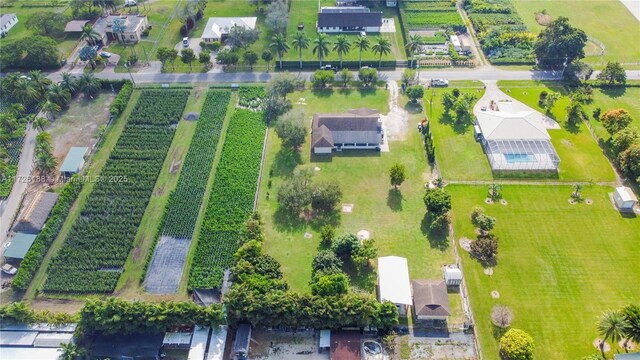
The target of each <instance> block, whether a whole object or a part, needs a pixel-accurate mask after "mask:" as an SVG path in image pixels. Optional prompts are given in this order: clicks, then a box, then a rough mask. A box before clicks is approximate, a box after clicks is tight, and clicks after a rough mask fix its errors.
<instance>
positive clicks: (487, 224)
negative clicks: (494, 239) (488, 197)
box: [473, 214, 496, 232]
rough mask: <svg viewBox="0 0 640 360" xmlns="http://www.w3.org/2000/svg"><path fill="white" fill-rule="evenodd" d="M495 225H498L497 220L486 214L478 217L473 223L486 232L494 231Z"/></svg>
mask: <svg viewBox="0 0 640 360" xmlns="http://www.w3.org/2000/svg"><path fill="white" fill-rule="evenodd" d="M495 224H496V218H494V217H491V216H488V215H485V214H479V215H478V216H476V219H475V221H474V222H473V225H475V226H476V227H477V228H479V229H480V230H482V231H484V232H488V231H491V230H493V227H494V226H495Z"/></svg>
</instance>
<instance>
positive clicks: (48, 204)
mask: <svg viewBox="0 0 640 360" xmlns="http://www.w3.org/2000/svg"><path fill="white" fill-rule="evenodd" d="M56 201H58V194H56V193H52V192H44V191H39V192H37V193H36V194H35V196H34V197H33V199H32V200H31V202H30V203H29V206H27V207H25V208H24V209H22V212H21V213H20V215H19V216H18V219H19V220H18V222H17V223H16V225H15V226H14V227H13V231H16V232H22V233H28V234H37V233H39V232H40V231H41V230H42V228H43V227H44V224H45V223H46V222H47V219H48V218H49V214H50V213H51V209H53V207H54V206H55V205H56Z"/></svg>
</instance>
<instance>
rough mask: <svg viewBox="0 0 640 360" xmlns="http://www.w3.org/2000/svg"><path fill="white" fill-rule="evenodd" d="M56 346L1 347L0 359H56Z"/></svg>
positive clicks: (57, 356)
mask: <svg viewBox="0 0 640 360" xmlns="http://www.w3.org/2000/svg"><path fill="white" fill-rule="evenodd" d="M60 354H61V353H60V352H59V351H58V348H32V347H2V348H0V359H11V360H34V359H37V360H58V358H59V357H60Z"/></svg>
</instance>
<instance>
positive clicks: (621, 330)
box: [596, 310, 629, 358]
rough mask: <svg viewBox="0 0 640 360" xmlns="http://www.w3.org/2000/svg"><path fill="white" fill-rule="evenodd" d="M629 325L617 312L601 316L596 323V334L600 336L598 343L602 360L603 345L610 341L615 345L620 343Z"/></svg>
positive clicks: (609, 312)
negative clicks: (600, 339) (600, 340)
mask: <svg viewBox="0 0 640 360" xmlns="http://www.w3.org/2000/svg"><path fill="white" fill-rule="evenodd" d="M628 326H629V323H627V320H626V319H625V317H624V316H623V315H622V313H620V312H619V311H611V310H609V311H606V312H605V313H603V314H602V316H601V317H600V319H599V320H598V323H597V324H596V329H597V330H598V333H599V334H600V335H601V336H602V342H601V343H600V351H601V352H602V357H603V358H604V357H605V356H604V344H605V343H606V342H607V341H611V342H612V343H613V344H617V343H618V341H620V340H621V339H622V338H623V337H624V336H625V333H626V331H627V328H628Z"/></svg>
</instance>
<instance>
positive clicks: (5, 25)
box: [0, 13, 18, 34]
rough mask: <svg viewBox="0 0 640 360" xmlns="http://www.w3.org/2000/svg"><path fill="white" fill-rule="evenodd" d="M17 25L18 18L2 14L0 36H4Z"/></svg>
mask: <svg viewBox="0 0 640 360" xmlns="http://www.w3.org/2000/svg"><path fill="white" fill-rule="evenodd" d="M17 23H18V16H17V15H16V14H14V13H10V14H2V16H0V34H6V33H7V31H9V30H10V29H11V28H12V27H13V26H14V25H15V24H17Z"/></svg>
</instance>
